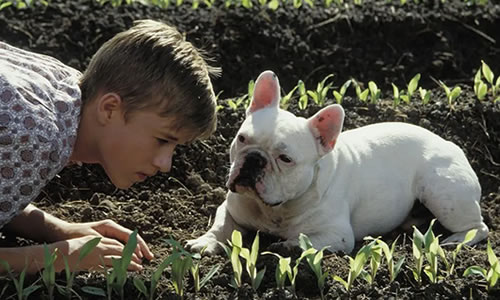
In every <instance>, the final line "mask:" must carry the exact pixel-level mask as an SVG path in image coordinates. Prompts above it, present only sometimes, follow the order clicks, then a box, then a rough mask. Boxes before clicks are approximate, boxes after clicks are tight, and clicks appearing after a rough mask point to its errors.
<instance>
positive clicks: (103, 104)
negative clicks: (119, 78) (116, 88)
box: [96, 93, 123, 125]
mask: <svg viewBox="0 0 500 300" xmlns="http://www.w3.org/2000/svg"><path fill="white" fill-rule="evenodd" d="M122 109H123V101H122V98H121V97H120V95H118V94H116V93H106V94H103V95H101V96H100V97H99V98H97V107H96V110H97V120H98V122H99V123H100V124H102V125H105V124H107V123H109V122H110V121H111V119H113V118H114V117H116V116H118V115H119V114H122V113H123V111H122Z"/></svg>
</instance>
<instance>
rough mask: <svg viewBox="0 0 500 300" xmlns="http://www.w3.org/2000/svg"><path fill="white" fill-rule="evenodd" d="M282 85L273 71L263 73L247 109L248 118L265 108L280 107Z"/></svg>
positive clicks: (256, 83)
mask: <svg viewBox="0 0 500 300" xmlns="http://www.w3.org/2000/svg"><path fill="white" fill-rule="evenodd" d="M280 98H281V96H280V83H279V81H278V76H276V74H274V73H273V72H272V71H265V72H262V73H261V74H260V75H259V77H258V78H257V81H256V82H255V87H254V90H253V97H252V102H251V103H250V106H249V107H248V109H247V112H246V114H247V116H248V115H249V114H251V113H253V112H255V111H257V110H259V109H262V108H265V107H278V106H279V102H280Z"/></svg>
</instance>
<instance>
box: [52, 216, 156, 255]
mask: <svg viewBox="0 0 500 300" xmlns="http://www.w3.org/2000/svg"><path fill="white" fill-rule="evenodd" d="M64 227H65V228H64V229H62V232H61V235H60V238H62V239H75V238H80V237H85V238H87V237H88V240H90V239H91V238H93V237H95V236H102V237H103V240H101V242H100V243H99V245H100V244H102V243H103V242H106V243H105V244H106V245H109V241H108V240H111V239H113V240H115V242H117V243H119V244H120V245H121V247H122V249H121V250H123V247H124V246H123V245H124V244H125V243H127V241H128V238H129V236H130V234H131V233H132V231H131V230H130V229H127V228H125V227H123V226H121V225H119V224H117V223H116V222H114V221H112V220H103V221H97V222H88V223H68V224H67V226H64ZM118 241H121V242H123V244H122V243H120V242H118ZM82 246H83V244H82ZM120 254H121V252H120ZM135 256H136V257H137V258H138V259H142V258H146V259H147V260H151V259H153V257H154V255H153V253H152V252H151V251H150V250H149V247H148V246H147V245H146V242H145V241H144V240H143V239H142V237H141V236H140V235H137V248H136V249H135ZM110 261H111V260H110ZM139 263H140V261H139Z"/></svg>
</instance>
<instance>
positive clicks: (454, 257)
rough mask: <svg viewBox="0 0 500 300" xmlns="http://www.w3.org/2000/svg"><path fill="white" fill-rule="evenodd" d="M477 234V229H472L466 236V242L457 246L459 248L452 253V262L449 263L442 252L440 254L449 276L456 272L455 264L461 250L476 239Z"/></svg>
mask: <svg viewBox="0 0 500 300" xmlns="http://www.w3.org/2000/svg"><path fill="white" fill-rule="evenodd" d="M476 234H477V229H472V230H470V231H469V232H467V234H466V235H465V239H464V241H463V242H461V243H459V244H458V245H457V247H456V248H455V250H454V251H453V252H452V253H451V260H450V261H448V259H447V258H446V255H444V253H443V252H440V254H442V256H441V259H442V260H443V262H444V264H445V266H446V273H447V274H448V276H451V275H453V273H454V271H455V263H456V260H457V255H458V253H459V252H460V250H461V249H462V247H463V246H464V245H465V244H467V243H468V242H470V241H472V240H473V239H474V237H475V236H476Z"/></svg>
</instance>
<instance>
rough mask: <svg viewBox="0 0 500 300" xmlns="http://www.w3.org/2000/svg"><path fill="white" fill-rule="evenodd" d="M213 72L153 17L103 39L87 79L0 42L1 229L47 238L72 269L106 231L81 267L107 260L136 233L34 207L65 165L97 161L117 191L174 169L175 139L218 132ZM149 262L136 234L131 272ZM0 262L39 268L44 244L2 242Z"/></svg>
mask: <svg viewBox="0 0 500 300" xmlns="http://www.w3.org/2000/svg"><path fill="white" fill-rule="evenodd" d="M217 72H218V70H217V69H215V68H212V67H210V66H208V65H207V63H206V62H205V60H204V59H203V56H202V55H201V53H200V52H199V51H198V50H197V49H196V48H195V47H194V46H193V45H192V44H191V43H189V42H187V41H185V40H184V39H183V36H182V35H181V34H180V33H179V32H178V31H177V30H176V29H175V28H173V27H170V26H168V25H165V24H163V23H160V22H156V21H151V20H143V21H139V22H137V23H136V24H135V26H133V27H132V28H130V29H129V30H127V31H125V32H122V33H119V34H117V35H116V36H115V37H114V38H112V39H111V40H109V41H108V42H106V43H105V44H104V45H103V46H102V47H101V48H100V49H99V50H98V51H97V53H96V54H95V55H94V57H93V58H92V60H91V62H90V64H89V66H88V68H87V70H86V71H85V72H84V74H83V75H82V74H80V73H79V72H78V71H76V70H74V69H72V68H70V67H68V66H65V65H63V64H62V63H61V62H59V61H57V60H56V59H54V58H51V57H48V56H44V55H40V54H35V53H31V52H27V51H24V50H21V49H17V48H15V47H12V46H9V45H7V44H4V43H0V156H1V160H0V228H1V227H2V226H4V225H5V227H6V228H7V229H9V230H11V231H13V232H15V233H16V234H18V235H20V236H24V237H26V238H30V239H33V240H37V241H44V242H50V243H51V244H49V249H50V250H51V251H54V250H55V249H57V250H56V251H57V253H58V258H57V260H56V263H55V268H56V271H58V272H59V271H61V270H63V269H64V262H63V259H62V257H63V256H66V257H67V258H68V259H69V262H70V266H71V268H72V269H76V261H77V258H78V254H79V252H80V250H81V247H82V246H83V245H84V244H85V242H87V241H89V240H90V239H93V238H94V237H96V236H100V237H101V241H100V243H99V245H98V246H97V247H96V248H95V250H94V251H93V252H92V253H91V254H90V255H88V256H87V258H86V259H85V260H84V261H83V262H81V263H80V266H79V269H82V270H88V269H93V268H99V267H102V266H101V265H102V263H101V261H103V262H104V264H105V265H107V266H111V258H112V257H119V256H120V255H121V253H122V250H123V247H124V243H126V241H127V239H128V236H129V234H130V233H131V230H129V229H127V228H124V227H122V226H120V225H118V224H117V223H115V222H113V221H111V220H104V221H98V222H90V223H79V224H78V223H68V222H65V221H63V220H60V219H58V218H56V217H55V216H51V215H50V214H48V213H46V212H44V211H42V210H40V209H38V208H36V207H35V206H34V205H32V204H29V203H30V202H31V201H33V200H34V199H35V198H36V197H37V196H38V194H39V193H40V190H41V189H42V188H43V186H44V185H45V184H46V183H47V182H48V181H49V180H50V179H52V178H53V177H54V176H55V175H56V174H57V173H58V172H59V171H61V169H63V168H64V167H65V166H66V165H67V164H68V163H81V162H83V163H98V164H100V165H101V166H102V167H103V169H104V170H105V172H106V174H107V175H108V176H109V178H110V180H111V181H112V182H113V184H114V185H115V186H116V187H118V188H121V189H126V188H128V187H130V186H131V185H132V184H134V183H135V182H138V181H143V180H145V179H146V178H147V177H149V176H153V175H155V174H156V173H157V172H158V171H160V172H168V171H169V170H170V167H171V160H172V154H173V151H174V148H175V146H176V145H177V144H185V143H188V142H191V141H193V140H195V139H197V138H204V137H207V136H209V135H210V134H211V133H212V132H213V131H214V130H215V126H216V115H215V111H216V108H215V107H216V103H215V100H216V97H215V94H214V91H213V88H212V84H211V82H210V75H212V74H215V73H217ZM143 258H145V259H148V260H150V259H152V258H153V254H152V253H151V251H150V250H149V248H148V246H147V245H146V243H145V242H144V240H143V239H142V238H141V237H140V236H138V246H137V249H136V251H135V254H134V256H133V260H132V262H131V264H130V266H129V270H136V271H137V270H141V269H142V266H141V261H142V259H143ZM0 259H2V260H4V261H7V262H8V263H9V265H10V267H11V269H13V270H15V271H18V272H19V271H21V270H22V269H23V268H24V267H25V266H26V265H27V266H28V269H27V271H28V272H29V273H34V272H37V271H39V270H40V269H41V268H42V267H43V247H42V246H41V245H34V246H27V247H18V248H0ZM0 272H5V269H4V267H3V265H1V264H0Z"/></svg>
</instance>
